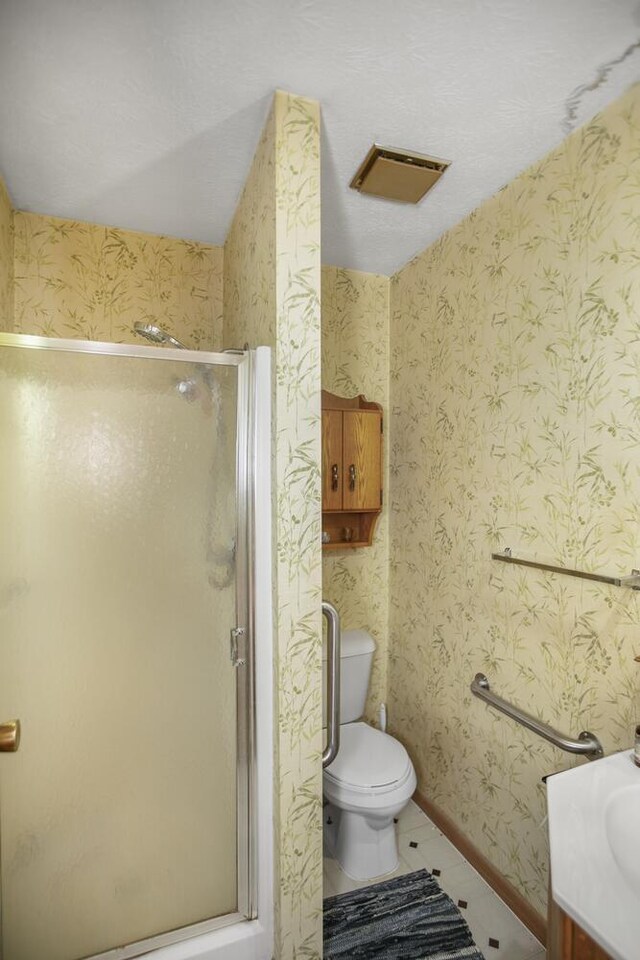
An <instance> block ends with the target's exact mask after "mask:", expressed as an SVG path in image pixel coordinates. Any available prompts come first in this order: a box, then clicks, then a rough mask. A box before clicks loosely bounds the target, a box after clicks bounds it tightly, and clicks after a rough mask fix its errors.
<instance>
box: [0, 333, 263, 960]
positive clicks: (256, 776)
mask: <svg viewBox="0 0 640 960" xmlns="http://www.w3.org/2000/svg"><path fill="white" fill-rule="evenodd" d="M0 347H10V348H16V349H32V350H51V351H54V352H63V353H81V354H93V355H98V356H107V357H109V356H111V357H124V358H131V359H140V360H149V361H151V360H164V361H171V362H178V363H190V364H192V365H193V364H203V365H206V366H226V367H236V368H237V383H236V424H237V426H236V567H235V586H236V603H235V607H236V618H235V619H236V626H237V627H241V628H242V629H243V631H244V638H243V639H244V643H243V650H242V653H243V656H244V659H245V662H244V663H241V664H239V665H237V666H236V671H237V672H236V676H237V685H236V729H237V739H236V751H237V752H236V791H237V799H236V816H237V825H236V863H237V908H238V909H237V911H236V912H234V913H229V914H224V915H222V916H220V917H213V918H212V919H210V920H204V921H201V922H199V923H195V924H189V925H188V926H186V927H179V928H177V929H176V930H170V931H166V932H165V933H160V934H156V935H155V936H151V937H147V938H145V939H144V940H138V941H135V942H134V943H131V944H128V945H126V946H124V947H115V948H112V949H109V950H107V951H104V952H101V953H99V954H92V955H91V956H90V957H87V958H84V960H133V958H135V957H138V956H142V955H146V956H150V955H153V957H154V960H248V958H251V960H269V958H270V957H271V955H272V947H273V878H272V869H273V841H272V830H273V825H272V806H273V804H272V789H273V780H272V778H273V763H272V750H273V737H272V732H271V724H272V722H273V693H272V689H271V684H272V649H273V647H272V643H273V638H272V629H273V627H272V594H271V554H272V549H271V546H272V545H271V350H270V349H269V348H268V347H258V348H256V349H255V350H242V351H240V350H233V351H229V352H222V353H218V352H213V351H204V350H188V349H178V348H172V347H154V346H137V345H129V344H118V343H108V342H102V341H97V340H96V341H94V340H67V339H57V338H50V337H41V336H33V335H28V334H15V333H0ZM230 657H231V644H230ZM257 678H259V682H256V679H257ZM0 840H1V838H0ZM1 948H2V889H1V877H0V954H1Z"/></svg>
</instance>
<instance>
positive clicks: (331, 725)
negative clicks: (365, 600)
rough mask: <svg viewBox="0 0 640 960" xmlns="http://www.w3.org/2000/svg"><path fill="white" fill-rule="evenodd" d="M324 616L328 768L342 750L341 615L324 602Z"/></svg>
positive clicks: (325, 756)
mask: <svg viewBox="0 0 640 960" xmlns="http://www.w3.org/2000/svg"><path fill="white" fill-rule="evenodd" d="M322 615H323V616H324V617H326V618H327V745H326V747H325V748H324V752H323V754H322V766H323V767H328V766H329V764H330V763H332V762H333V761H334V760H335V758H336V756H337V755H338V750H339V749H340V614H339V613H338V611H337V610H336V608H335V607H334V605H333V604H332V603H328V602H327V601H326V600H323V601H322Z"/></svg>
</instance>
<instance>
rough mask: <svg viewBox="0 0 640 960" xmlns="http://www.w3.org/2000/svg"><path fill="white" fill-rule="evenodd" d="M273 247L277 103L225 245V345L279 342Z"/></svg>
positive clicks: (273, 343) (258, 147)
mask: <svg viewBox="0 0 640 960" xmlns="http://www.w3.org/2000/svg"><path fill="white" fill-rule="evenodd" d="M249 238H250V239H249ZM275 245H276V176H275V104H274V106H273V107H272V109H271V112H270V114H269V117H268V119H267V122H266V123H265V126H264V130H263V131H262V136H261V138H260V142H259V144H258V146H257V148H256V152H255V156H254V158H253V163H252V164H251V170H250V171H249V175H248V176H247V180H246V183H245V185H244V189H243V191H242V196H241V197H240V200H239V201H238V206H237V207H236V211H235V214H234V217H233V221H232V223H231V226H230V228H229V231H228V233H227V239H226V240H225V244H224V310H223V314H224V335H223V340H224V345H225V347H242V346H244V343H245V342H248V343H249V345H250V346H252V347H256V346H261V345H262V346H267V345H269V346H275V342H276V288H275V283H274V271H275Z"/></svg>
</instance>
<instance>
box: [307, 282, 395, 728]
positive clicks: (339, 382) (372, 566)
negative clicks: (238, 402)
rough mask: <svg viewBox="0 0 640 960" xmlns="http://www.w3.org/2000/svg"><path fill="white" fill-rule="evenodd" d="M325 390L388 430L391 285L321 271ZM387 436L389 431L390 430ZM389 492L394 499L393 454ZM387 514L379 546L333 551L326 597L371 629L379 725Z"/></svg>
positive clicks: (373, 715) (347, 618)
mask: <svg viewBox="0 0 640 960" xmlns="http://www.w3.org/2000/svg"><path fill="white" fill-rule="evenodd" d="M322 387H323V389H324V390H329V391H330V392H331V393H337V394H338V395H339V396H344V397H355V396H357V395H358V394H360V393H363V394H364V395H365V396H366V398H367V400H374V401H375V402H376V403H380V404H382V411H383V418H384V423H385V424H386V425H388V423H389V419H390V418H389V413H390V411H389V278H388V277H383V276H380V275H377V274H373V273H362V272H360V271H357V270H344V269H340V268H339V267H327V266H323V268H322ZM385 429H386V427H385ZM383 451H384V480H383V484H384V489H385V490H386V491H387V503H388V491H389V450H388V443H385V444H384V446H383ZM387 503H385V505H384V506H383V510H382V514H381V515H380V516H379V518H378V522H377V524H376V530H375V534H374V540H373V544H372V545H371V546H370V547H366V548H362V549H357V550H355V549H352V550H349V549H345V550H332V551H331V552H329V551H327V552H326V553H325V554H324V555H323V557H322V592H323V597H324V599H326V600H329V601H331V603H333V604H334V605H335V606H336V609H337V610H338V611H339V613H340V617H341V622H342V627H343V629H347V630H348V629H350V628H364V629H366V630H368V631H369V633H371V635H372V637H373V638H374V640H375V642H376V653H375V657H374V662H373V670H372V674H371V684H370V687H369V697H368V701H367V708H366V717H367V719H368V720H369V721H371V722H372V723H377V720H378V710H379V707H380V703H381V702H382V701H383V700H385V699H386V694H387V656H388V650H387V646H388V633H389V583H388V581H389V508H388V506H387Z"/></svg>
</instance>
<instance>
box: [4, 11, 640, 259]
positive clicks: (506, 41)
mask: <svg viewBox="0 0 640 960" xmlns="http://www.w3.org/2000/svg"><path fill="white" fill-rule="evenodd" d="M638 36H640V12H639V7H638V0H536V2H532V0H109V2H104V0H0V170H1V171H2V173H3V174H4V176H5V179H6V181H7V184H8V187H9V190H10V192H11V195H12V198H13V201H14V203H15V205H16V206H18V207H20V208H22V209H26V210H35V211H38V212H41V213H48V214H54V215H57V216H61V217H72V218H76V219H81V220H89V221H94V222H98V223H108V224H113V225H117V226H122V227H129V228H132V229H138V230H147V231H150V232H153V233H166V234H171V235H174V236H178V237H186V238H191V239H194V240H201V241H206V242H209V243H217V244H221V243H223V242H224V239H225V235H226V232H227V228H228V226H229V223H230V221H231V217H232V216H233V211H234V209H235V205H236V201H237V199H238V196H239V193H240V190H241V188H242V185H243V183H244V180H245V177H246V174H247V171H248V169H249V165H250V163H251V158H252V156H253V151H254V149H255V145H256V143H257V140H258V137H259V134H260V130H261V127H262V124H263V122H264V119H265V117H266V113H267V109H268V104H269V102H270V99H271V95H272V92H273V90H274V89H275V88H276V87H280V88H284V89H287V90H291V91H293V92H295V93H301V94H304V95H306V96H310V97H315V98H317V99H318V100H320V102H321V104H322V116H323V139H322V202H323V261H324V262H325V263H333V264H339V265H342V266H347V267H352V268H357V269H361V270H370V271H376V272H380V273H386V274H389V273H393V272H394V271H395V270H396V269H397V268H398V267H400V266H401V265H402V264H403V263H405V262H406V261H407V260H408V259H409V258H410V257H412V256H413V255H414V254H416V253H418V252H419V251H420V250H421V249H423V248H424V247H425V246H427V245H428V244H430V243H432V242H433V240H435V239H436V238H437V237H438V236H439V235H440V234H441V233H442V232H443V231H444V230H445V229H447V228H448V227H450V226H452V225H453V224H455V223H456V222H458V221H459V220H460V219H461V218H462V217H463V216H464V215H465V214H466V213H467V212H469V211H470V210H472V209H473V208H474V207H475V206H477V205H478V204H479V203H480V202H481V201H482V200H484V199H485V198H487V197H489V196H490V195H491V194H492V193H494V192H495V191H496V190H497V189H498V188H499V187H500V186H502V184H503V183H505V182H507V181H508V180H510V179H511V178H512V177H513V176H514V175H516V174H517V173H519V172H520V171H521V170H523V169H524V168H525V167H527V166H528V165H529V164H530V163H531V162H532V161H534V160H536V159H537V158H538V157H541V156H542V155H544V154H545V153H546V152H547V151H548V150H549V149H551V148H552V147H553V146H554V145H556V144H557V143H559V142H560V140H561V139H562V137H563V136H564V131H563V127H562V121H563V117H564V115H565V110H566V101H567V99H568V98H569V97H570V96H571V94H572V92H573V91H574V90H575V89H576V88H577V87H580V86H582V85H584V84H589V83H591V82H592V81H593V80H594V79H595V78H596V76H597V72H598V67H599V66H601V65H604V64H606V63H607V62H608V61H611V60H615V59H616V58H618V57H619V56H620V55H621V53H622V52H623V51H624V50H625V48H627V47H628V46H629V45H630V44H631V43H633V41H634V40H636V39H637V38H638ZM639 77H640V53H639V52H638V51H637V50H636V51H634V52H633V53H631V54H630V55H629V56H628V57H627V58H626V59H625V61H624V62H623V63H621V64H619V65H617V66H615V67H614V68H613V69H612V70H611V72H610V73H609V75H608V76H607V77H606V79H605V80H604V82H603V83H602V85H601V86H600V87H599V88H598V89H597V90H596V91H594V92H590V93H587V94H586V95H585V96H584V98H583V102H582V103H581V106H580V109H579V112H578V119H579V120H580V121H584V120H586V119H588V118H589V117H590V116H592V115H593V114H594V113H595V112H596V111H597V110H598V109H600V108H601V107H602V106H603V105H605V104H606V103H608V102H610V101H611V100H613V99H614V98H615V97H616V96H618V95H619V94H621V93H622V92H623V91H624V90H625V89H626V88H627V87H628V86H629V84H630V83H631V82H633V81H635V80H637V79H638V78H639ZM374 140H377V141H379V142H382V143H384V144H390V145H394V146H400V147H405V148H408V149H413V150H418V151H420V152H425V153H431V154H435V155H436V156H440V157H445V158H446V159H449V160H451V161H452V166H451V168H450V169H449V171H448V172H447V174H446V176H445V177H444V178H443V179H442V181H441V182H440V183H439V184H438V185H437V186H436V187H435V189H434V190H433V192H432V193H431V194H429V195H428V196H427V198H426V199H425V200H424V201H423V203H422V204H420V205H418V206H416V207H412V206H406V205H401V204H393V203H390V202H388V201H383V200H378V199H375V198H372V197H365V196H361V195H359V194H357V193H355V192H354V191H352V190H350V189H349V187H348V183H349V180H350V179H351V176H352V174H353V172H354V170H355V168H356V167H357V166H358V164H359V162H360V160H361V159H362V157H363V155H364V153H365V152H366V150H367V148H368V147H369V146H370V144H371V143H372V141H374Z"/></svg>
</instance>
